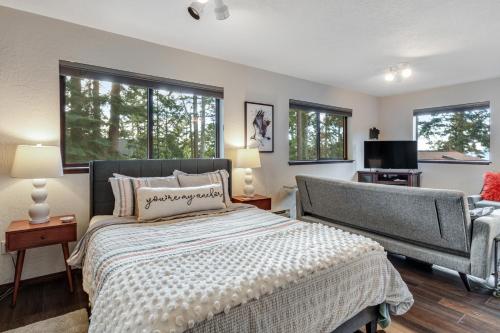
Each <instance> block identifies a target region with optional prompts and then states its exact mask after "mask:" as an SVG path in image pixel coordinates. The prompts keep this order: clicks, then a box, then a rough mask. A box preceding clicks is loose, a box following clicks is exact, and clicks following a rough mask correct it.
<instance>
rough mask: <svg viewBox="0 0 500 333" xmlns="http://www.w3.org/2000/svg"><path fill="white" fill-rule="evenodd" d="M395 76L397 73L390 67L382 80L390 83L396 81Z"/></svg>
mask: <svg viewBox="0 0 500 333" xmlns="http://www.w3.org/2000/svg"><path fill="white" fill-rule="evenodd" d="M397 74H398V73H397V71H396V70H395V69H394V68H393V67H390V68H389V69H388V70H387V72H386V73H385V76H384V79H385V80H386V81H387V82H392V81H394V80H395V79H396V75H397Z"/></svg>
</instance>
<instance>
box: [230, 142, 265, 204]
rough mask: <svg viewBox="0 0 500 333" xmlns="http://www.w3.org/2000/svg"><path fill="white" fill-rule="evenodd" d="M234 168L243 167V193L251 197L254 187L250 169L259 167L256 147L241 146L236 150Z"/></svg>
mask: <svg viewBox="0 0 500 333" xmlns="http://www.w3.org/2000/svg"><path fill="white" fill-rule="evenodd" d="M234 167H235V168H245V187H244V188H243V193H244V194H245V196H246V197H249V198H251V197H253V196H254V192H255V189H254V187H253V176H252V169H255V168H260V156H259V149H258V148H247V149H245V148H242V149H238V150H236V159H235V165H234Z"/></svg>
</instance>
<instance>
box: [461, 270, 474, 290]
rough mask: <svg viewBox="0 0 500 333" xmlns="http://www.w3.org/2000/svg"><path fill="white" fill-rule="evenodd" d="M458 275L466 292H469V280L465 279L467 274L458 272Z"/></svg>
mask: <svg viewBox="0 0 500 333" xmlns="http://www.w3.org/2000/svg"><path fill="white" fill-rule="evenodd" d="M458 274H459V275H460V278H461V279H462V282H463V283H464V286H465V289H467V291H471V290H470V284H469V279H468V278H467V274H465V273H460V272H458Z"/></svg>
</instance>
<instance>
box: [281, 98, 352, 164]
mask: <svg viewBox="0 0 500 333" xmlns="http://www.w3.org/2000/svg"><path fill="white" fill-rule="evenodd" d="M291 109H295V110H301V111H304V112H310V113H315V114H316V156H317V159H315V160H290V153H289V154H288V159H289V160H288V165H304V164H329V163H350V162H354V161H353V160H350V159H349V153H348V138H349V135H348V127H349V126H348V123H349V122H348V119H349V118H350V117H352V109H349V108H343V107H338V106H330V105H324V104H318V103H312V102H306V101H299V100H294V99H291V100H290V101H289V109H288V116H289V117H290V110H291ZM320 114H334V115H337V116H341V117H343V156H342V158H339V159H332V158H321V134H320V133H321V130H320V127H321V123H320ZM288 131H289V132H290V127H289V128H288ZM289 147H290V142H289Z"/></svg>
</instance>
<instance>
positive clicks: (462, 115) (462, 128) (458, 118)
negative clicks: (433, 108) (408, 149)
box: [416, 108, 490, 161]
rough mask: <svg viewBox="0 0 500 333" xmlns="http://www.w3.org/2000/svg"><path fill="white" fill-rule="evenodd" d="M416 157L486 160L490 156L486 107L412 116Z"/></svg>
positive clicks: (488, 122) (446, 159)
mask: <svg viewBox="0 0 500 333" xmlns="http://www.w3.org/2000/svg"><path fill="white" fill-rule="evenodd" d="M416 126H417V133H418V158H419V159H422V160H443V161H453V160H455V161H487V160H489V158H490V110H489V109H488V108H484V109H476V110H470V111H463V112H447V113H435V114H431V115H420V116H417V117H416Z"/></svg>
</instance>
